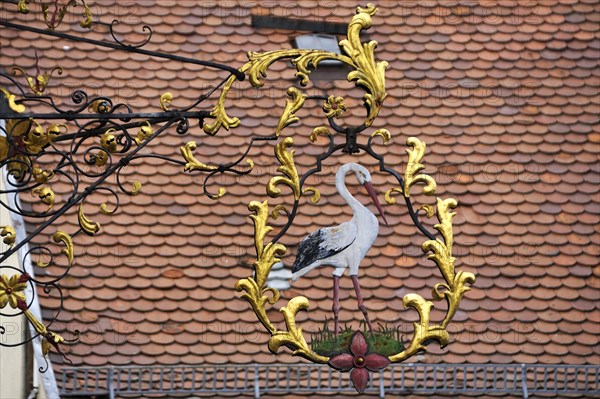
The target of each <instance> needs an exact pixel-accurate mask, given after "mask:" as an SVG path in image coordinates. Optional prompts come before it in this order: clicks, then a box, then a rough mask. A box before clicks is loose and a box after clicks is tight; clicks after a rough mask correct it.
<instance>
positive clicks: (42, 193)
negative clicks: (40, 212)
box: [31, 186, 55, 211]
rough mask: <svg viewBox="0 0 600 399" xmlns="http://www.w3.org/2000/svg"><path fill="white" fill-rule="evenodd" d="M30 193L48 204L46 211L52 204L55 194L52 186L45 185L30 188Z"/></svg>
mask: <svg viewBox="0 0 600 399" xmlns="http://www.w3.org/2000/svg"><path fill="white" fill-rule="evenodd" d="M31 194H32V195H37V196H38V198H39V199H40V201H42V203H44V204H46V205H48V209H47V210H46V211H49V210H50V209H52V207H53V206H54V199H55V195H54V191H53V190H52V188H50V187H47V186H41V187H38V188H35V189H33V190H31Z"/></svg>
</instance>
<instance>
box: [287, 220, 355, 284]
mask: <svg viewBox="0 0 600 399" xmlns="http://www.w3.org/2000/svg"><path fill="white" fill-rule="evenodd" d="M356 234H357V231H356V226H355V225H354V224H353V223H348V222H346V223H342V224H341V225H339V226H335V227H326V228H323V229H319V230H317V231H315V232H312V233H310V234H309V235H308V236H307V237H306V238H305V239H304V240H302V242H301V243H300V245H299V246H298V254H297V255H296V260H295V261H294V265H293V266H292V273H296V272H297V271H299V270H302V269H304V268H305V267H308V266H310V265H312V264H313V263H314V262H316V261H318V260H321V259H325V258H329V257H331V256H333V255H335V254H338V253H340V252H342V251H343V250H344V249H346V248H348V247H349V246H350V245H352V243H353V242H354V240H356Z"/></svg>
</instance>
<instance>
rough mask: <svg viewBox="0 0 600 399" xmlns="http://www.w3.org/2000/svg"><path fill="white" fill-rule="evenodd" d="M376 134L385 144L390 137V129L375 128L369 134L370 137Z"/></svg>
mask: <svg viewBox="0 0 600 399" xmlns="http://www.w3.org/2000/svg"><path fill="white" fill-rule="evenodd" d="M377 136H379V137H381V139H382V140H383V145H386V144H387V143H388V142H389V141H390V140H391V138H392V135H391V133H390V131H389V130H387V129H377V130H375V131H374V132H373V133H372V134H371V137H377Z"/></svg>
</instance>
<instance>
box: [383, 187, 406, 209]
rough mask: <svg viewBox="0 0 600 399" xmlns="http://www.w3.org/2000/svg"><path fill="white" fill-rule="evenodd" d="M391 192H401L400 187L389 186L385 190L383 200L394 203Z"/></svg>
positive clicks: (394, 199)
mask: <svg viewBox="0 0 600 399" xmlns="http://www.w3.org/2000/svg"><path fill="white" fill-rule="evenodd" d="M393 193H402V189H401V188H398V187H394V188H390V189H389V190H387V191H386V192H385V196H384V197H385V202H387V203H388V204H390V205H394V204H395V203H396V198H394V197H392V194H393Z"/></svg>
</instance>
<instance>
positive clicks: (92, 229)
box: [77, 204, 100, 236]
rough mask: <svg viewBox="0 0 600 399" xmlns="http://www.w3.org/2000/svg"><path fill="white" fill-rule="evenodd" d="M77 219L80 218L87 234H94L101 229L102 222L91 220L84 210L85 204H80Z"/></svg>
mask: <svg viewBox="0 0 600 399" xmlns="http://www.w3.org/2000/svg"><path fill="white" fill-rule="evenodd" d="M77 219H78V220H79V226H80V227H81V229H82V230H83V231H84V233H86V234H87V235H90V236H93V235H94V234H96V233H97V232H99V231H100V223H98V222H94V221H92V220H90V219H89V218H88V217H87V216H86V215H85V212H84V209H83V204H81V205H79V210H78V211H77Z"/></svg>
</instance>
